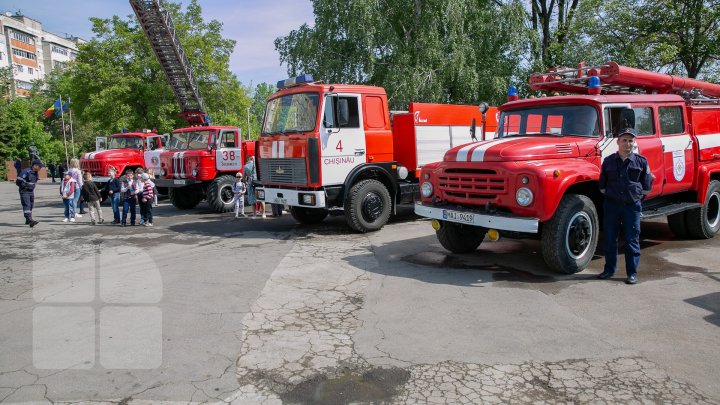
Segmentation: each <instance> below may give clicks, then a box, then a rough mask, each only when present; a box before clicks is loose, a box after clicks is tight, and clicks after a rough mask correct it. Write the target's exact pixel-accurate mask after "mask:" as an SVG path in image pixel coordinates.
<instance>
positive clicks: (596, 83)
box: [588, 76, 602, 96]
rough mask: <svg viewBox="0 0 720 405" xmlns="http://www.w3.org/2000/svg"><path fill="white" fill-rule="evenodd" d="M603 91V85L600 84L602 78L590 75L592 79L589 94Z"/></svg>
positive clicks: (589, 82)
mask: <svg viewBox="0 0 720 405" xmlns="http://www.w3.org/2000/svg"><path fill="white" fill-rule="evenodd" d="M601 91H602V86H600V78H599V77H597V76H590V79H589V80H588V94H592V95H594V96H597V95H598V94H600V92H601Z"/></svg>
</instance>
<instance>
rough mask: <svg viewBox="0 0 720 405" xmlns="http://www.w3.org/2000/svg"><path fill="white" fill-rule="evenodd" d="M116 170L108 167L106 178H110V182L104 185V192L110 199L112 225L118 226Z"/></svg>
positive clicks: (118, 195) (118, 194)
mask: <svg viewBox="0 0 720 405" xmlns="http://www.w3.org/2000/svg"><path fill="white" fill-rule="evenodd" d="M116 173H117V172H116V170H115V168H114V167H112V166H110V168H109V169H108V176H109V177H110V180H108V182H107V184H106V185H105V192H106V193H107V194H108V198H109V199H110V206H111V207H112V210H113V221H112V223H113V224H119V223H120V186H121V185H120V179H118V178H117V177H115V174H116Z"/></svg>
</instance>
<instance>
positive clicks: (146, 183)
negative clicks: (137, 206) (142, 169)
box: [140, 173, 155, 226]
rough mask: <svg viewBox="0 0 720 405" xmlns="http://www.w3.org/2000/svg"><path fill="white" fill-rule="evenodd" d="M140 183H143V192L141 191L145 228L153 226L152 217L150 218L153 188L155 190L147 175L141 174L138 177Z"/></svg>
mask: <svg viewBox="0 0 720 405" xmlns="http://www.w3.org/2000/svg"><path fill="white" fill-rule="evenodd" d="M140 177H141V179H142V182H143V191H142V202H141V204H143V205H144V206H145V224H144V225H145V226H153V216H152V208H153V195H154V193H153V188H155V184H154V183H153V182H152V181H150V176H149V175H148V174H147V173H143V174H141V175H140Z"/></svg>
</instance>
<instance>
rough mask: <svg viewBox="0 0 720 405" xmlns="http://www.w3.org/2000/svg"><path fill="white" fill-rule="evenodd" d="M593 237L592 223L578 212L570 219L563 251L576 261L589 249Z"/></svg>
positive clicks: (583, 212) (584, 214)
mask: <svg viewBox="0 0 720 405" xmlns="http://www.w3.org/2000/svg"><path fill="white" fill-rule="evenodd" d="M592 236H593V223H592V220H591V219H590V215H588V214H587V212H585V211H580V212H578V213H576V214H575V215H573V216H572V218H570V222H568V227H567V231H566V232H565V250H566V251H567V253H568V255H569V256H570V257H572V258H573V259H575V260H577V259H579V258H581V257H583V256H585V254H586V253H587V251H588V249H590V242H591V241H592Z"/></svg>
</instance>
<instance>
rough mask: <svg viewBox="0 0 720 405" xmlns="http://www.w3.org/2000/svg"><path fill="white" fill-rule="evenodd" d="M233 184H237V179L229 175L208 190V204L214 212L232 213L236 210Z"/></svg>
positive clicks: (214, 181) (214, 183) (215, 182)
mask: <svg viewBox="0 0 720 405" xmlns="http://www.w3.org/2000/svg"><path fill="white" fill-rule="evenodd" d="M233 184H235V177H233V176H229V175H224V176H220V177H218V178H216V179H215V180H213V181H212V183H210V186H209V187H208V190H207V202H208V205H209V206H210V208H212V209H213V211H215V212H230V211H232V210H233V209H234V208H235V204H234V203H233V200H234V199H235V195H234V193H233V191H232V187H233Z"/></svg>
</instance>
